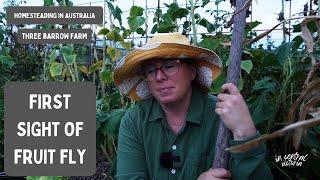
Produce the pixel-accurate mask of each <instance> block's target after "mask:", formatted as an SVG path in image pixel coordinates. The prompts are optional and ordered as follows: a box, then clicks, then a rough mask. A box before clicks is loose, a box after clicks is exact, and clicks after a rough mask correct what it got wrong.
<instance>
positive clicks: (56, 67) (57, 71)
mask: <svg viewBox="0 0 320 180" xmlns="http://www.w3.org/2000/svg"><path fill="white" fill-rule="evenodd" d="M62 68H63V64H61V63H58V62H53V63H52V64H51V66H50V74H51V76H52V77H55V76H60V75H61V73H62Z"/></svg>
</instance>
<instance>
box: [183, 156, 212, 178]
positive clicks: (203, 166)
mask: <svg viewBox="0 0 320 180" xmlns="http://www.w3.org/2000/svg"><path fill="white" fill-rule="evenodd" d="M209 159H210V158H209V156H208V155H204V154H189V155H188V156H187V158H186V163H188V165H187V166H188V168H187V169H186V170H188V171H187V173H188V172H189V173H191V175H192V176H191V177H193V179H196V178H198V176H200V174H201V173H203V172H205V171H207V170H208V169H209V168H210V160H209Z"/></svg>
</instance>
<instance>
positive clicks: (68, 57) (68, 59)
mask: <svg viewBox="0 0 320 180" xmlns="http://www.w3.org/2000/svg"><path fill="white" fill-rule="evenodd" d="M76 57H77V55H76V54H71V55H63V58H65V60H66V63H67V64H68V65H71V64H73V63H74V62H75V61H76Z"/></svg>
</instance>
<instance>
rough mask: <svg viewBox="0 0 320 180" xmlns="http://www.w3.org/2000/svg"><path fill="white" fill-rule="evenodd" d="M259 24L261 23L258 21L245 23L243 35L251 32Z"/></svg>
mask: <svg viewBox="0 0 320 180" xmlns="http://www.w3.org/2000/svg"><path fill="white" fill-rule="evenodd" d="M260 24H262V22H260V21H253V22H249V23H247V25H246V27H245V33H246V34H247V33H248V32H249V31H251V30H252V29H254V28H255V27H257V26H259V25H260Z"/></svg>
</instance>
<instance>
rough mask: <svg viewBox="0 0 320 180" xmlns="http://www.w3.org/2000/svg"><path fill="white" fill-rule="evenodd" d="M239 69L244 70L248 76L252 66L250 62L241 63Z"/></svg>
mask: <svg viewBox="0 0 320 180" xmlns="http://www.w3.org/2000/svg"><path fill="white" fill-rule="evenodd" d="M240 66H241V69H243V70H245V71H246V72H247V73H248V74H250V72H251V70H252V67H253V64H252V61H251V60H244V61H241V65H240Z"/></svg>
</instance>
